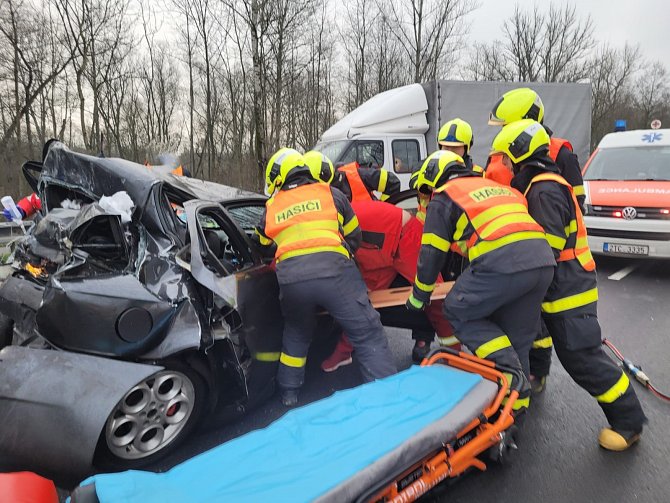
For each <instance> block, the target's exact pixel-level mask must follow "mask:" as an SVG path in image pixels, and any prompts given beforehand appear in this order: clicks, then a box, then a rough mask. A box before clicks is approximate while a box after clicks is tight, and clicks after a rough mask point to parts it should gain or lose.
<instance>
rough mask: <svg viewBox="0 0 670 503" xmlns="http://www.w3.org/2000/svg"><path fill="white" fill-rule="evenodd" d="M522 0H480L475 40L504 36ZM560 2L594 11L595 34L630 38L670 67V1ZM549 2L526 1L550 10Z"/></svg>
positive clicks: (619, 40) (615, 40)
mask: <svg viewBox="0 0 670 503" xmlns="http://www.w3.org/2000/svg"><path fill="white" fill-rule="evenodd" d="M518 2H519V0H479V3H480V7H479V8H478V9H477V10H476V11H474V12H473V13H472V14H471V16H470V22H471V28H470V36H471V37H472V38H471V40H480V41H492V40H495V39H496V38H502V37H501V33H500V30H501V26H502V20H503V19H506V18H508V17H509V16H510V15H511V14H512V13H513V12H514V6H515V5H516V4H517V3H518ZM554 2H555V4H557V5H564V4H565V3H570V4H572V5H576V6H577V12H578V14H579V15H581V16H587V15H588V14H591V17H592V18H593V21H594V25H595V37H596V39H598V40H599V41H607V42H610V43H611V44H612V45H613V46H616V47H622V46H623V45H624V44H625V43H626V41H628V42H629V43H631V44H638V45H639V46H640V50H641V52H642V55H643V56H644V57H645V58H647V59H652V60H659V61H661V62H663V63H664V64H665V66H666V68H668V70H670V0H637V1H635V0H578V1H571V2H565V1H561V0H554ZM549 3H550V2H549V1H538V0H536V1H534V2H532V1H523V2H521V4H522V5H524V6H528V8H531V6H532V5H533V4H536V5H539V6H540V7H541V8H542V9H547V10H548V9H549Z"/></svg>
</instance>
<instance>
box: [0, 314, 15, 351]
mask: <svg viewBox="0 0 670 503" xmlns="http://www.w3.org/2000/svg"><path fill="white" fill-rule="evenodd" d="M13 336H14V320H13V319H11V318H9V317H7V316H5V315H4V314H2V313H0V349H2V348H4V347H5V346H9V345H10V344H11V343H12V337H13Z"/></svg>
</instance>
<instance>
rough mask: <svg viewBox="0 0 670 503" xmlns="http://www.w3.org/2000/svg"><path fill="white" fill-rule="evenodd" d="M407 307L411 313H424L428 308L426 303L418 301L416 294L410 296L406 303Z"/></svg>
mask: <svg viewBox="0 0 670 503" xmlns="http://www.w3.org/2000/svg"><path fill="white" fill-rule="evenodd" d="M405 307H406V308H407V310H409V311H423V310H424V309H425V308H426V303H425V302H423V301H421V300H419V299H417V298H416V297H415V296H414V294H410V296H409V299H407V302H405Z"/></svg>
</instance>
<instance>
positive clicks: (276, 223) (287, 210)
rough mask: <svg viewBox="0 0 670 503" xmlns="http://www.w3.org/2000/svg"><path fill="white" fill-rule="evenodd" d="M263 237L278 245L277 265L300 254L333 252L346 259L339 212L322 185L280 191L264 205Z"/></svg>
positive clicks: (323, 184)
mask: <svg viewBox="0 0 670 503" xmlns="http://www.w3.org/2000/svg"><path fill="white" fill-rule="evenodd" d="M266 208H267V215H266V218H265V234H266V235H267V236H268V238H270V239H272V240H273V241H274V242H275V243H276V244H277V251H276V252H275V258H276V259H277V262H280V261H282V260H286V259H287V258H291V257H296V256H299V255H308V254H312V253H319V252H336V253H341V254H342V255H345V256H346V257H349V252H348V251H347V249H346V248H345V247H344V246H343V238H342V235H341V234H340V231H339V226H340V222H339V221H338V212H337V208H336V207H335V202H334V200H333V196H332V194H331V191H330V186H328V185H327V184H325V183H312V184H307V185H302V186H299V187H296V188H294V189H291V190H280V191H279V192H278V193H277V194H276V195H275V196H274V197H273V198H271V199H269V200H268V201H267V203H266Z"/></svg>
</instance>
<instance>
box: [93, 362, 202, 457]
mask: <svg viewBox="0 0 670 503" xmlns="http://www.w3.org/2000/svg"><path fill="white" fill-rule="evenodd" d="M162 366H165V369H164V370H161V371H160V372H157V373H156V374H153V375H152V376H150V377H148V378H147V379H145V380H144V381H142V382H140V383H138V384H137V385H135V386H134V387H133V388H132V389H130V390H129V391H128V392H127V393H126V394H125V396H124V397H123V398H122V399H121V400H120V401H119V403H118V404H117V405H116V406H115V407H114V409H113V410H112V412H111V414H110V415H109V417H108V419H107V422H106V423H105V427H104V429H103V431H102V433H101V435H100V440H99V441H98V451H97V452H98V456H97V458H96V465H97V466H99V467H100V468H108V469H115V470H119V469H122V470H126V469H133V468H139V467H142V466H145V465H148V464H151V463H153V462H155V461H157V460H159V459H161V458H164V457H165V456H167V455H168V454H169V453H170V452H171V451H172V450H173V449H174V448H175V447H176V446H177V445H178V444H179V443H181V442H182V441H183V439H184V438H186V437H187V436H188V435H189V433H190V432H191V431H192V430H193V428H195V426H196V424H197V423H198V420H199V419H200V416H201V415H202V412H203V408H204V404H205V395H206V393H207V386H206V384H205V382H204V380H203V379H202V377H200V375H199V374H198V373H197V372H196V371H195V370H194V369H192V368H191V367H190V366H188V365H186V364H184V363H181V362H168V363H164V364H163V365H162Z"/></svg>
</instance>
